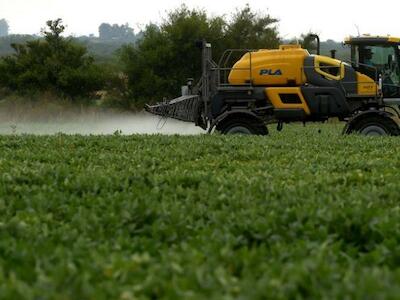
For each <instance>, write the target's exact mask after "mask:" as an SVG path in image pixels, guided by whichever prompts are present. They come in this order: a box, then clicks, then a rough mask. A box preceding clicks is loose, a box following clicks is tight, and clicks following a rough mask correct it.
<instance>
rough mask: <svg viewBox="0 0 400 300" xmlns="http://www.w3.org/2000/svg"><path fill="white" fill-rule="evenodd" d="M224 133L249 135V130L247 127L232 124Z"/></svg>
mask: <svg viewBox="0 0 400 300" xmlns="http://www.w3.org/2000/svg"><path fill="white" fill-rule="evenodd" d="M226 134H243V135H250V134H251V131H250V129H248V128H247V127H244V126H234V127H231V128H229V129H228V130H227V131H226Z"/></svg>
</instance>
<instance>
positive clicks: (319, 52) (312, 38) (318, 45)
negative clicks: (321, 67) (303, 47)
mask: <svg viewBox="0 0 400 300" xmlns="http://www.w3.org/2000/svg"><path fill="white" fill-rule="evenodd" d="M307 38H308V39H310V40H311V41H313V40H314V41H317V55H320V54H321V40H320V38H319V35H318V34H313V33H310V34H309V35H307V37H306V39H307Z"/></svg>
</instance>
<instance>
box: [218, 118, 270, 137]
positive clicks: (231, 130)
mask: <svg viewBox="0 0 400 300" xmlns="http://www.w3.org/2000/svg"><path fill="white" fill-rule="evenodd" d="M216 129H217V131H218V132H220V133H221V134H225V135H228V134H243V135H268V129H267V126H265V125H264V124H263V123H262V122H261V121H259V120H256V119H251V118H243V117H241V118H232V119H229V120H226V121H224V122H221V123H220V124H218V125H217V128H216Z"/></svg>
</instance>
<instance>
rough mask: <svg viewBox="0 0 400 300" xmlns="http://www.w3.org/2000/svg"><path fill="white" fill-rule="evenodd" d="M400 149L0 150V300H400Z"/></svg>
mask: <svg viewBox="0 0 400 300" xmlns="http://www.w3.org/2000/svg"><path fill="white" fill-rule="evenodd" d="M318 128H322V133H320V134H319V133H318ZM399 146H400V140H399V139H398V138H390V137H388V138H364V137H357V136H350V137H345V136H341V135H340V132H339V129H338V128H337V127H336V126H334V125H333V126H328V125H323V126H321V127H314V126H311V127H308V128H303V127H300V126H291V127H288V129H287V130H286V131H284V132H282V133H274V134H272V135H271V136H270V137H266V138H265V137H242V136H237V137H235V136H232V137H224V136H217V135H215V136H207V135H204V136H203V135H201V136H189V137H179V136H124V137H123V136H91V137H81V136H66V135H55V136H42V137H36V136H3V137H0V298H1V299H160V298H165V299H206V298H208V299H319V298H321V299H397V298H398V295H399V293H400V268H399V266H400V221H399V220H400V205H399V201H400V200H399V191H400V185H399V168H400V154H399V152H398V148H399Z"/></svg>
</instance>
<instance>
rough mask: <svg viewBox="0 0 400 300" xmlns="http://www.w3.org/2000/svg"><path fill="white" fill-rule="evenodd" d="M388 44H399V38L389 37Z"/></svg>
mask: <svg viewBox="0 0 400 300" xmlns="http://www.w3.org/2000/svg"><path fill="white" fill-rule="evenodd" d="M388 40H389V42H391V43H400V38H397V37H392V36H391V37H389V39H388Z"/></svg>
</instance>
